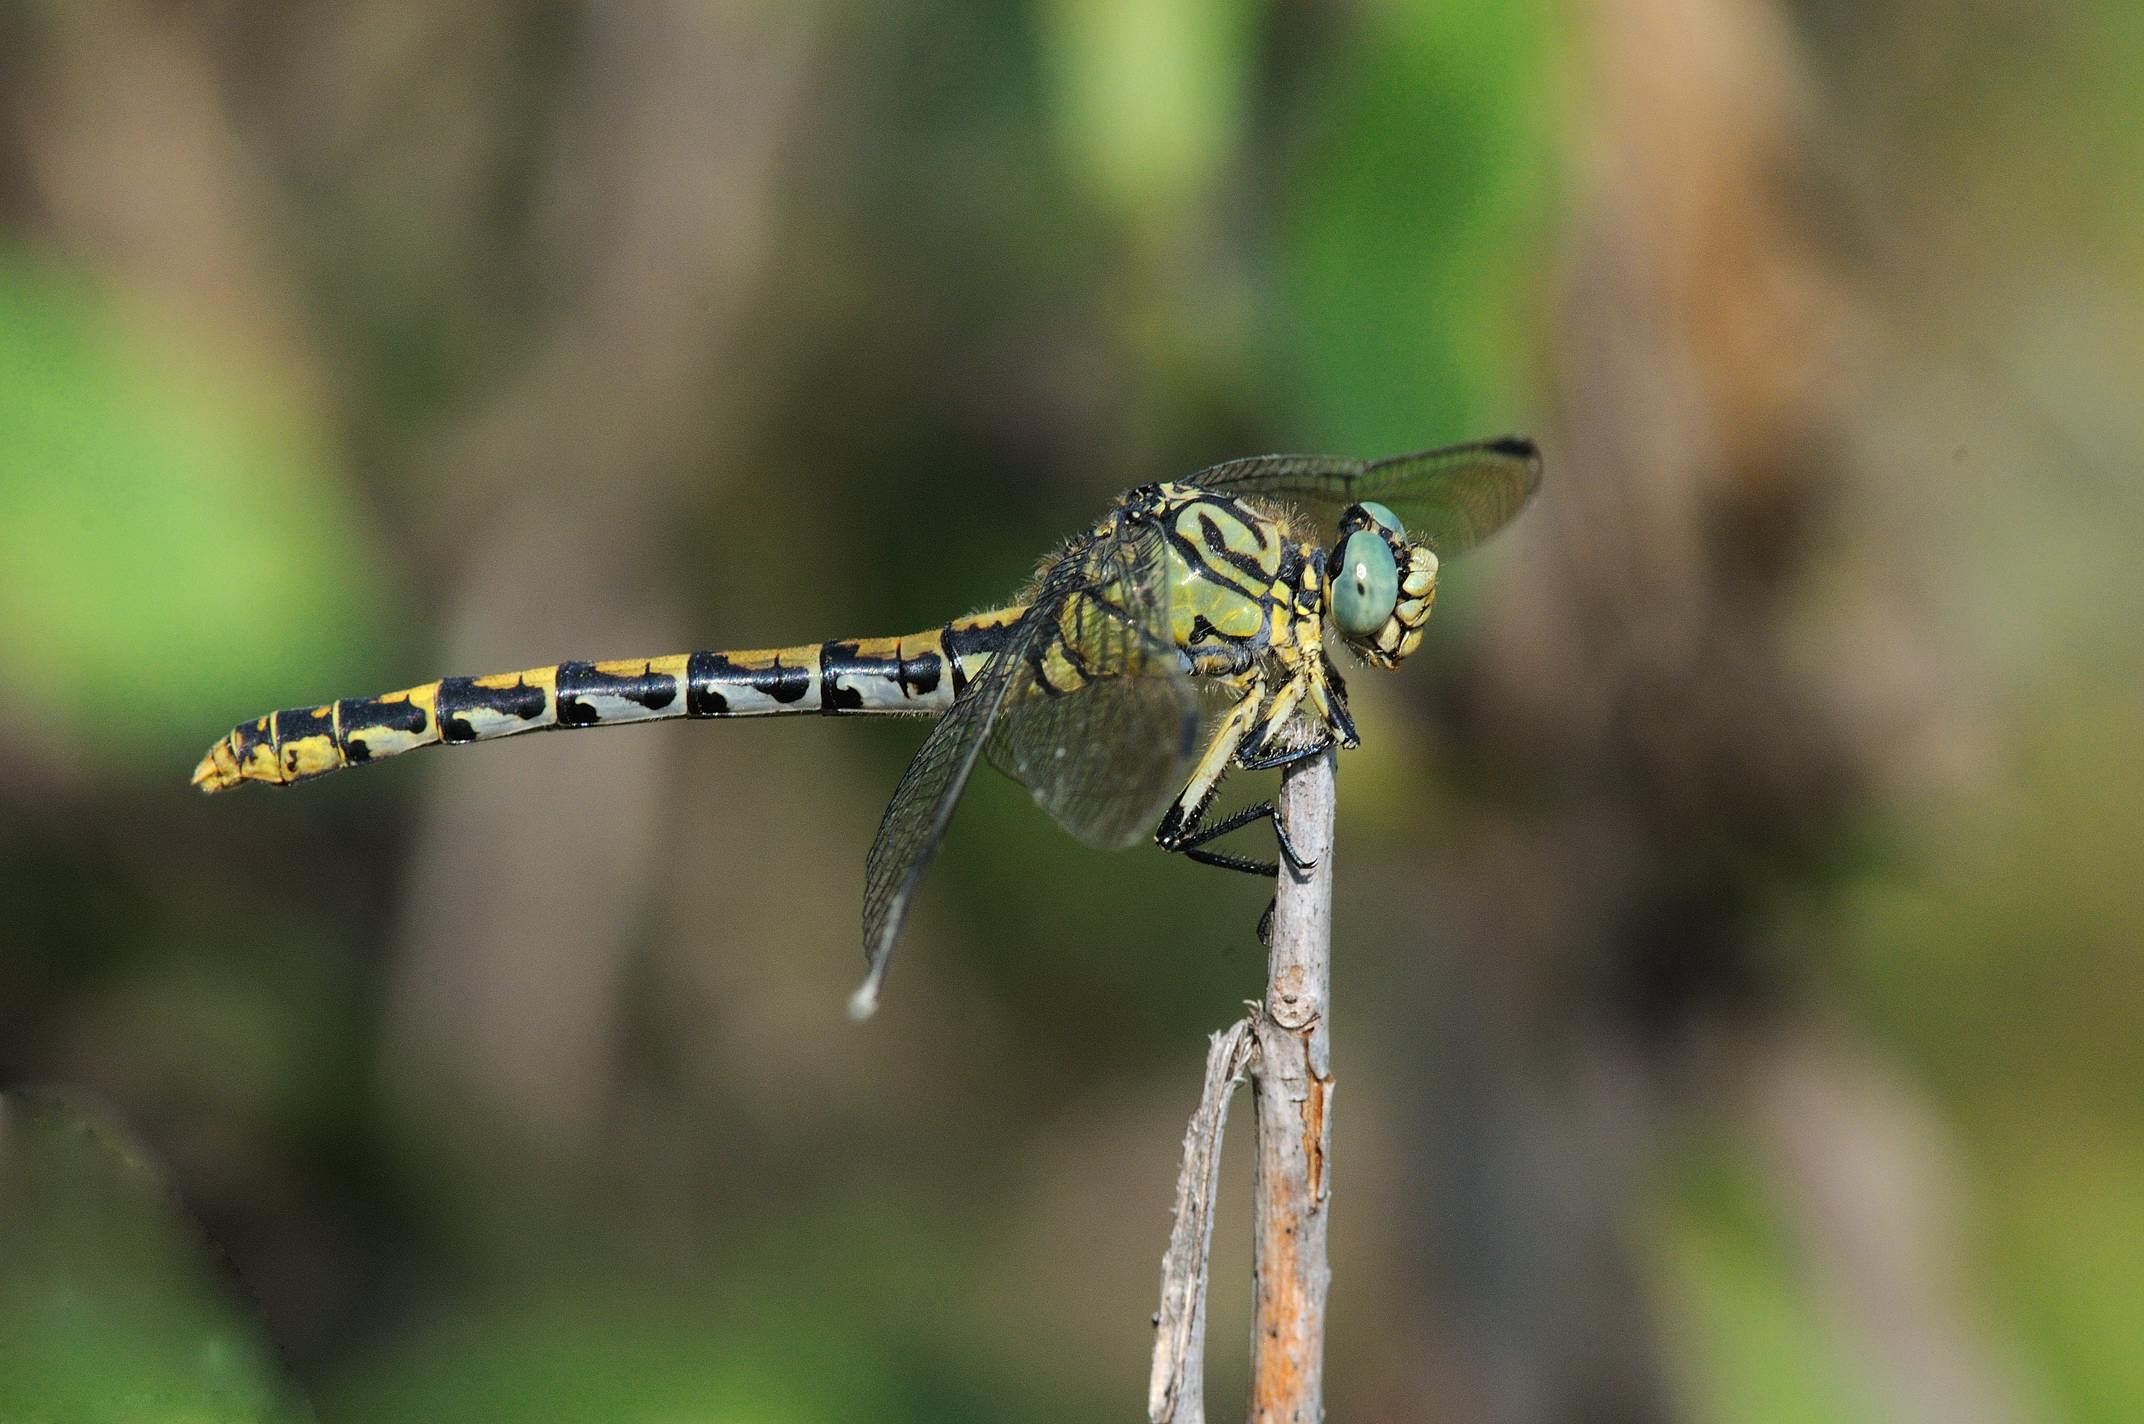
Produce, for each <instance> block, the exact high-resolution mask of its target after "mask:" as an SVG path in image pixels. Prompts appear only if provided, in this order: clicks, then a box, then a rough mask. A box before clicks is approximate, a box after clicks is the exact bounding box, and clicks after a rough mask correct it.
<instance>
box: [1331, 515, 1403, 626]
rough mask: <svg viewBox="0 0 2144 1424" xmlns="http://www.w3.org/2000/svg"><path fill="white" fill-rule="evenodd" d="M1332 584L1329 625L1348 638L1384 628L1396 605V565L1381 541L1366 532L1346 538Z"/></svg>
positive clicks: (1398, 587)
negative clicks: (1330, 622)
mask: <svg viewBox="0 0 2144 1424" xmlns="http://www.w3.org/2000/svg"><path fill="white" fill-rule="evenodd" d="M1332 581H1333V594H1332V604H1333V623H1334V624H1335V625H1336V626H1337V627H1338V628H1339V629H1340V631H1341V632H1342V633H1344V634H1346V635H1347V636H1348V637H1350V638H1367V637H1369V636H1370V635H1371V634H1372V633H1375V632H1376V631H1377V630H1378V629H1380V628H1382V627H1384V626H1385V620H1386V619H1388V618H1390V617H1391V616H1392V607H1393V605H1394V604H1396V603H1397V602H1399V596H1400V571H1399V566H1398V565H1397V564H1395V563H1394V562H1393V560H1392V550H1391V548H1390V547H1389V546H1388V545H1387V544H1386V543H1385V541H1384V539H1383V538H1382V537H1380V536H1379V535H1378V534H1377V533H1376V532H1374V531H1372V530H1369V529H1358V530H1356V531H1355V532H1354V533H1353V534H1350V535H1348V539H1347V543H1346V544H1344V545H1342V546H1341V549H1340V564H1339V567H1337V568H1335V569H1334V570H1333V571H1332Z"/></svg>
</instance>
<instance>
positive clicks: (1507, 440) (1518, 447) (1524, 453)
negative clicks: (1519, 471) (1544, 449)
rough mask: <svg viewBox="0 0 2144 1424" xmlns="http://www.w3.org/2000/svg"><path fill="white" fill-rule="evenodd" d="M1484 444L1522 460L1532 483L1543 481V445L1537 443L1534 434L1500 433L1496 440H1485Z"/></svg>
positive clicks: (1501, 453) (1536, 483) (1512, 457)
mask: <svg viewBox="0 0 2144 1424" xmlns="http://www.w3.org/2000/svg"><path fill="white" fill-rule="evenodd" d="M1482 444H1483V445H1484V446H1485V447H1487V448H1488V449H1490V450H1494V451H1495V452H1496V453H1497V454H1499V455H1504V456H1507V457H1509V458H1511V459H1514V460H1518V461H1520V462H1522V463H1523V464H1525V466H1526V468H1527V470H1528V472H1529V474H1530V476H1531V483H1532V484H1534V485H1539V484H1540V483H1541V447H1540V445H1539V444H1537V443H1535V441H1534V438H1533V437H1532V436H1530V435H1499V436H1497V437H1496V438H1495V439H1494V440H1484V441H1483V442H1482Z"/></svg>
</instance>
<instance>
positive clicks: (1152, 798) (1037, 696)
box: [193, 436, 1541, 1018]
mask: <svg viewBox="0 0 2144 1424" xmlns="http://www.w3.org/2000/svg"><path fill="white" fill-rule="evenodd" d="M1540 483H1541V457H1540V452H1539V450H1538V449H1537V447H1536V446H1535V445H1534V443H1533V442H1532V441H1531V440H1528V439H1526V438H1524V437H1522V436H1504V437H1501V438H1498V439H1492V440H1482V441H1474V442H1471V443H1468V444H1463V445H1452V446H1447V447H1444V448H1441V449H1435V450H1426V451H1421V452H1418V453H1415V454H1410V455H1398V456H1393V457H1391V458H1388V459H1381V460H1356V459H1348V458H1343V457H1338V456H1328V455H1257V456H1251V457H1248V458H1245V459H1238V460H1231V461H1228V462H1226V463H1223V464H1218V465H1213V466H1210V467H1208V468H1207V469H1204V470H1201V471H1199V472H1198V473H1196V474H1193V475H1189V476H1187V477H1185V478H1183V479H1179V480H1173V481H1167V482H1163V483H1156V484H1145V485H1140V486H1139V487H1137V488H1136V489H1132V490H1128V491H1126V492H1125V493H1124V494H1123V495H1121V496H1119V497H1118V499H1117V500H1116V501H1115V503H1114V504H1113V505H1111V507H1110V509H1109V511H1108V512H1107V513H1106V514H1104V515H1103V516H1102V518H1100V519H1099V520H1097V521H1096V522H1095V523H1094V524H1093V525H1092V526H1091V527H1090V528H1088V529H1087V530H1085V531H1084V532H1082V533H1080V534H1078V535H1076V536H1074V537H1073V538H1071V539H1070V540H1067V541H1066V542H1065V543H1064V544H1063V545H1061V546H1060V547H1059V548H1057V549H1056V550H1054V551H1053V552H1051V553H1050V554H1049V555H1047V556H1046V557H1045V558H1044V559H1043V560H1042V561H1041V563H1040V564H1039V566H1038V567H1037V569H1036V571H1035V573H1034V576H1033V577H1032V578H1031V579H1030V581H1029V583H1028V585H1027V587H1026V588H1025V589H1024V590H1022V591H1021V593H1020V594H1019V595H1018V597H1017V598H1016V599H1015V600H1014V601H1013V602H1012V603H1011V604H1009V605H1007V606H1005V607H1002V608H997V609H992V610H990V611H987V612H982V613H975V614H970V615H968V616H966V617H961V618H955V619H952V620H951V621H949V622H947V623H945V624H943V625H941V626H939V627H936V628H931V629H927V630H925V631H923V632H920V633H908V634H903V635H900V636H897V637H882V638H849V639H835V640H831V641H828V642H823V643H807V644H801V645H798V646H795V647H787V648H769V649H760V650H755V651H749V652H695V653H679V654H674V655H670V656H666V657H655V658H632V659H624V660H613V661H605V662H564V663H557V664H554V665H552V666H549V667H539V668H530V669H527V670H525V671H521V672H508V673H495V674H491V675H488V676H480V677H449V678H444V679H442V680H440V681H437V682H428V683H425V684H423V685H422V686H418V687H411V688H407V689H404V690H403V691H400V692H390V693H386V694H383V695H381V696H376V697H354V698H344V699H341V700H340V701H336V702H330V703H326V704H323V705H319V706H313V707H295V708H284V709H283V710H281V711H277V712H271V713H269V714H267V715H266V716H264V717H259V718H256V719H255V720H253V721H251V722H244V723H240V724H239V725H238V726H237V727H235V728H233V729H232V730H231V732H230V733H229V734H228V735H226V736H225V737H223V738H222V739H221V740H219V741H218V742H216V743H215V745H214V746H212V747H211V748H210V749H209V751H208V754H207V755H206V756H205V757H203V758H202V760H201V763H200V765H199V766H198V767H196V768H195V770H194V775H193V780H194V784H195V785H196V786H198V787H200V788H201V789H202V790H204V791H209V792H216V791H223V790H226V789H228V788H231V787H235V786H240V785H244V784H245V783H248V782H260V783H264V784H266V785H271V786H288V785H291V784H293V783H296V782H301V781H309V780H311V779H313V778H314V777H318V776H324V775H326V774H327V773H329V772H332V771H339V770H341V769H342V768H344V767H350V766H358V765H362V764H364V763H368V762H374V761H380V760H383V759H385V758H387V757H391V756H398V755H400V754H401V753H403V752H407V751H412V750H415V749H416V748H418V747H427V746H433V745H455V744H459V743H463V742H480V741H488V740H490V739H492V738H495V737H505V736H512V735H516V734H518V733H522V732H533V731H540V730H552V729H560V728H571V727H607V726H610V725H612V724H614V723H623V722H647V721H654V720H658V719H662V718H671V717H690V718H712V717H755V716H778V715H782V714H786V713H800V712H811V713H823V714H831V715H837V716H838V715H844V714H849V713H878V714H886V713H891V714H903V713H906V714H932V715H936V716H937V717H938V721H937V723H936V725H935V726H933V727H932V729H931V731H930V733H929V735H928V736H926V737H925V739H924V741H923V745H922V747H921V748H920V749H919V750H918V751H917V753H916V755H915V757H914V759H913V760H912V761H911V762H910V763H909V765H908V768H907V770H906V771H905V772H904V773H903V774H902V776H901V779H900V782H899V784H898V785H897V786H896V787H895V788H894V793H893V799H892V801H891V802H890V803H889V804H888V806H887V808H886V812H885V815H884V817H883V818H882V819H881V820H880V822H879V827H878V834H877V836H876V837H875V838H874V840H873V842H872V845H871V850H870V853H869V855H868V856H867V857H866V860H865V868H864V903H863V940H864V955H865V976H864V980H863V983H862V985H861V987H860V988H858V989H857V991H856V993H855V995H854V997H853V998H852V999H851V1001H850V1009H851V1011H852V1013H854V1014H855V1015H856V1016H857V1017H859V1018H862V1017H866V1016H868V1015H869V1014H870V1013H871V1012H872V1011H873V1010H874V1009H875V1008H876V1006H877V1004H878V1000H879V994H880V991H881V988H882V986H883V984H884V981H885V976H886V970H887V965H888V964H889V963H890V961H891V959H892V955H893V948H894V944H895V942H896V941H897V940H898V939H899V938H900V934H901V929H902V926H903V925H904V924H905V923H906V921H907V918H908V913H909V909H910V906H911V903H912V901H913V899H914V896H915V893H916V890H917V887H918V885H919V884H920V883H921V881H922V879H923V875H924V872H925V870H926V869H927V868H928V867H929V865H930V863H931V861H932V858H933V857H934V856H935V855H936V854H937V851H938V847H939V843H940V842H941V841H942V840H943V839H944V837H945V834H946V829H947V827H948V825H949V824H950V823H951V820H952V817H953V810H954V807H955V805H956V804H957V803H958V801H959V800H960V796H961V793H962V791H963V790H964V789H965V788H966V786H967V784H968V780H969V777H970V775H971V774H972V773H973V772H974V770H975V767H976V765H977V763H978V762H979V761H983V760H987V761H989V762H990V763H991V764H992V765H993V766H995V767H997V768H998V769H999V770H1001V771H1003V772H1005V773H1006V774H1008V775H1010V776H1011V777H1012V778H1013V779H1014V780H1015V781H1017V782H1019V783H1020V784H1021V785H1023V786H1025V787H1026V788H1027V790H1028V791H1029V792H1030V793H1031V794H1032V795H1033V796H1034V799H1035V801H1036V802H1037V803H1038V804H1039V805H1040V806H1041V807H1042V808H1043V810H1044V811H1046V812H1047V813H1048V814H1049V815H1050V816H1051V818H1052V819H1054V820H1055V821H1056V822H1057V823H1058V824H1059V825H1061V826H1062V827H1064V828H1065V829H1066V830H1067V831H1069V832H1071V833H1072V835H1074V836H1075V837H1077V838H1078V839H1079V840H1081V841H1083V842H1085V843H1086V844H1088V845H1091V846H1095V847H1099V848H1116V847H1122V846H1128V845H1131V844H1134V843H1136V842H1138V841H1139V840H1141V839H1143V838H1145V837H1147V836H1148V835H1149V834H1151V836H1152V838H1153V840H1154V842H1155V843H1156V844H1157V845H1159V846H1160V847H1161V848H1162V849H1163V850H1165V851H1171V852H1175V853H1177V854H1181V855H1184V856H1186V857H1187V858H1189V859H1191V860H1193V861H1197V862H1200V863H1203V864H1207V865H1213V866H1218V867H1220V868H1222V869H1225V870H1233V871H1240V872H1243V873H1246V874H1252V875H1259V876H1268V877H1270V876H1277V875H1278V874H1279V868H1280V861H1282V860H1285V861H1286V862H1287V863H1288V864H1289V865H1290V866H1292V867H1296V868H1298V869H1301V868H1308V863H1307V862H1306V861H1305V860H1304V858H1303V857H1302V856H1300V855H1299V854H1298V853H1297V851H1296V848H1295V846H1294V845H1293V844H1292V843H1291V842H1290V841H1289V839H1288V835H1287V829H1286V827H1285V825H1284V824H1283V823H1282V822H1281V821H1280V819H1279V818H1278V817H1277V816H1276V815H1275V813H1274V809H1273V802H1272V801H1271V800H1270V799H1268V800H1264V801H1260V802H1258V803H1256V804H1254V805H1250V806H1247V807H1244V808H1243V809H1241V810H1238V811H1235V812H1233V813H1230V814H1228V815H1225V816H1219V817H1214V816H1210V815H1209V812H1210V810H1211V808H1212V806H1213V803H1214V799H1215V795H1216V793H1217V792H1218V790H1219V789H1220V786H1221V783H1222V780H1223V778H1224V777H1225V776H1226V775H1227V774H1228V773H1229V772H1230V771H1231V770H1242V771H1262V770H1271V769H1274V768H1279V767H1286V766H1288V765H1290V764H1292V763H1294V762H1296V761H1299V760H1301V759H1303V758H1305V757H1310V756H1316V755H1321V754H1323V753H1324V752H1325V751H1326V750H1327V749H1329V748H1334V747H1338V748H1352V747H1355V746H1357V745H1358V744H1359V743H1360V740H1361V739H1360V736H1359V734H1358V733H1357V730H1356V726H1355V722H1354V719H1353V718H1352V717H1350V716H1349V714H1348V706H1347V686H1346V683H1345V682H1344V681H1343V679H1342V676H1341V671H1340V668H1339V665H1338V664H1337V663H1336V661H1335V659H1334V657H1333V655H1332V651H1333V650H1332V646H1331V645H1334V644H1336V645H1337V646H1338V647H1340V648H1342V649H1345V650H1346V651H1347V652H1349V653H1352V654H1353V655H1354V657H1356V658H1357V659H1359V660H1360V661H1362V662H1364V663H1368V664H1369V665H1371V666H1373V667H1377V668H1393V667H1396V666H1398V664H1399V663H1400V662H1401V661H1403V660H1404V659H1405V658H1406V657H1407V656H1408V655H1409V654H1410V653H1412V652H1414V651H1415V649H1416V648H1417V647H1418V646H1419V645H1420V644H1421V641H1422V634H1423V628H1424V625H1425V624H1426V623H1427V622H1428V619H1429V615H1430V610H1431V608H1432V607H1433V605H1434V604H1435V601H1436V592H1437V575H1438V568H1439V561H1440V559H1443V558H1449V557H1451V556H1453V555H1455V554H1458V553H1461V552H1463V551H1465V550H1467V549H1469V548H1472V547H1473V546H1474V545H1476V544H1479V543H1480V542H1481V541H1482V540H1484V539H1486V538H1487V537H1488V536H1489V535H1491V534H1493V533H1495V532H1496V531H1497V530H1498V529H1500V528H1502V527H1503V526H1504V525H1506V524H1508V523H1509V522H1510V521H1511V520H1512V519H1513V517H1515V516H1516V515H1517V514H1518V513H1519V512H1520V511H1521V510H1522V509H1523V508H1525V506H1526V504H1527V502H1528V501H1529V500H1530V499H1531V498H1532V497H1533V495H1534V492H1535V491H1536V490H1537V489H1538V488H1539V486H1540ZM1202 691H1205V692H1209V693H1213V694H1218V696H1217V697H1202V696H1201V693H1202ZM1216 707H1218V710H1214V709H1215V708H1216ZM1259 822H1269V823H1271V825H1272V826H1273V829H1274V833H1275V840H1276V843H1277V848H1278V852H1279V860H1262V859H1254V858H1252V857H1249V856H1245V855H1241V854H1237V853H1235V852H1232V851H1229V850H1225V849H1222V848H1220V847H1218V846H1216V845H1215V844H1214V843H1215V842H1216V841H1218V840H1219V839H1220V838H1221V837H1223V836H1227V835H1229V834H1231V833H1233V832H1236V831H1240V830H1242V829H1244V828H1245V827H1247V826H1251V825H1254V824H1256V823H1259Z"/></svg>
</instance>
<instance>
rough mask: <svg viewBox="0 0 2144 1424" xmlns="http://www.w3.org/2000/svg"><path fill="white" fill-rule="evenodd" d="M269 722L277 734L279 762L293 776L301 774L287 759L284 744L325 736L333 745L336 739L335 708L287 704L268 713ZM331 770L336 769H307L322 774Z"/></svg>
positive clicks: (273, 731) (272, 731)
mask: <svg viewBox="0 0 2144 1424" xmlns="http://www.w3.org/2000/svg"><path fill="white" fill-rule="evenodd" d="M268 726H269V729H270V731H271V733H272V734H273V736H274V738H275V754H276V764H277V765H278V766H279V767H281V768H282V771H283V774H284V775H285V776H286V777H289V778H290V779H291V780H298V779H299V778H298V776H297V775H296V772H297V768H296V767H295V766H293V765H291V764H290V763H289V762H288V761H286V760H284V757H283V749H284V748H285V747H288V746H289V745H290V744H291V743H292V742H296V741H300V740H302V739H304V738H306V737H326V738H327V739H328V743H329V745H331V746H332V745H334V743H335V715H334V709H333V708H329V707H321V708H318V709H315V708H311V707H285V708H283V709H282V710H281V711H279V712H276V713H274V714H273V715H271V716H270V717H269V719H268ZM338 750H339V748H338ZM332 770H334V768H333V767H323V768H321V769H320V770H319V771H314V772H310V773H308V775H311V776H320V775H323V774H324V773H326V772H328V771H332Z"/></svg>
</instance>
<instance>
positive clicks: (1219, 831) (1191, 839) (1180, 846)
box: [1170, 758, 1318, 873]
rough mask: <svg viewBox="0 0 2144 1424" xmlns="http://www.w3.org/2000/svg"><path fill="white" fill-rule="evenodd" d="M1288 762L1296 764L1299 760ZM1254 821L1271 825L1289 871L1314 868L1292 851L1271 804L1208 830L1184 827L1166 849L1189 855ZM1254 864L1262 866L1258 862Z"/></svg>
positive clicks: (1252, 808) (1246, 809)
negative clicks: (1195, 849)
mask: <svg viewBox="0 0 2144 1424" xmlns="http://www.w3.org/2000/svg"><path fill="white" fill-rule="evenodd" d="M1290 759H1291V760H1297V759H1299V758H1290ZM1254 821H1271V822H1272V823H1273V838H1274V839H1275V840H1276V841H1278V842H1280V853H1281V858H1282V859H1283V860H1285V861H1287V862H1288V865H1289V868H1290V869H1293V870H1296V871H1304V870H1314V869H1316V868H1317V864H1318V863H1317V862H1316V861H1315V860H1310V859H1308V858H1306V857H1305V856H1304V855H1303V854H1302V853H1301V852H1299V851H1298V850H1296V848H1295V842H1294V841H1293V840H1291V839H1290V838H1289V836H1288V828H1287V827H1286V826H1284V825H1282V824H1281V821H1280V817H1278V816H1276V815H1275V814H1274V813H1273V803H1272V802H1271V801H1261V802H1259V803H1258V804H1257V805H1255V806H1246V807H1244V808H1243V809H1242V810H1240V811H1237V812H1235V813H1234V814H1232V815H1230V816H1228V817H1227V818H1225V819H1223V820H1221V821H1220V822H1218V823H1216V824H1214V825H1211V826H1202V825H1192V826H1188V827H1186V828H1185V829H1184V830H1183V831H1182V832H1181V833H1180V835H1179V836H1178V838H1177V841H1176V844H1175V845H1174V846H1171V847H1170V849H1172V850H1175V851H1177V852H1179V853H1181V854H1185V855H1189V854H1190V853H1191V851H1192V850H1193V849H1194V848H1196V847H1198V846H1202V845H1205V844H1206V843H1207V842H1208V841H1213V840H1219V839H1220V838H1221V837H1222V836H1225V835H1227V834H1228V833H1229V832H1230V831H1239V830H1242V829H1243V828H1244V827H1245V826H1248V825H1250V824H1251V823H1252V822H1254ZM1254 863H1256V864H1261V865H1262V864H1264V862H1262V861H1260V862H1254ZM1261 873H1263V872H1261Z"/></svg>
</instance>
